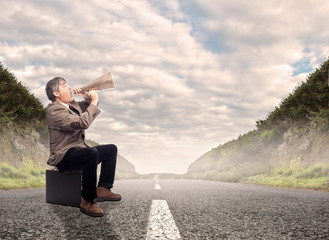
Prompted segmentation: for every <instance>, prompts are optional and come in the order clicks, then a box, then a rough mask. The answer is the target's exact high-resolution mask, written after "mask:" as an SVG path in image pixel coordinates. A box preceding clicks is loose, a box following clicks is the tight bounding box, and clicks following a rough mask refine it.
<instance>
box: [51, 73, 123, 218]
mask: <svg viewBox="0 0 329 240" xmlns="http://www.w3.org/2000/svg"><path fill="white" fill-rule="evenodd" d="M73 92H74V93H75V94H76V95H78V96H82V97H84V99H85V100H83V101H80V102H77V101H75V100H74V99H73V95H72V92H71V87H70V86H69V85H67V83H66V80H65V79H64V78H61V77H55V78H53V79H51V80H50V81H49V82H48V83H47V85H46V94H47V97H48V98H49V100H51V101H52V103H50V104H49V105H48V107H47V125H48V131H49V138H50V156H49V159H48V162H47V163H48V164H49V165H51V166H56V167H57V169H58V171H59V172H64V171H82V190H81V202H80V211H81V212H83V213H85V214H87V215H89V216H93V217H101V216H103V215H104V212H103V210H102V209H101V208H100V207H99V206H98V205H97V203H96V202H95V200H97V201H119V200H121V196H120V194H115V193H113V192H112V191H111V188H112V187H113V182H114V175H115V167H116V160H117V147H116V146H115V145H114V144H108V145H100V146H96V147H90V146H88V145H87V144H86V143H85V141H84V139H85V129H87V128H88V127H89V126H90V125H91V123H92V122H93V121H94V120H95V118H96V117H97V116H98V114H99V113H100V112H101V111H100V109H99V108H98V107H97V106H98V94H97V92H96V91H93V90H92V91H89V92H86V93H82V92H81V87H77V88H75V89H74V90H73ZM99 163H102V167H101V174H100V178H99V182H98V187H96V183H97V165H98V164H99Z"/></svg>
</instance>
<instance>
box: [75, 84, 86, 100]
mask: <svg viewBox="0 0 329 240" xmlns="http://www.w3.org/2000/svg"><path fill="white" fill-rule="evenodd" d="M73 93H74V94H75V95H77V96H81V97H84V99H88V98H89V96H88V92H81V86H78V87H75V88H74V89H73Z"/></svg>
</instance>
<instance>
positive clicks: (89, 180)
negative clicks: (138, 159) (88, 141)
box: [56, 144, 118, 202]
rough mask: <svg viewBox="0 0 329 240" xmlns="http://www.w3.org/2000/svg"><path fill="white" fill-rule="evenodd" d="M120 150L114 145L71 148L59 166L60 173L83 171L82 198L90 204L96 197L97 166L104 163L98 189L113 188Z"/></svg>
mask: <svg viewBox="0 0 329 240" xmlns="http://www.w3.org/2000/svg"><path fill="white" fill-rule="evenodd" d="M117 152H118V149H117V147H116V146H115V145H114V144H108V145H99V146H96V147H88V148H71V149H69V150H68V151H67V152H66V154H65V156H64V158H63V159H62V160H61V161H60V162H59V164H57V166H56V167H57V169H58V171H59V172H65V171H82V190H81V196H82V197H83V198H84V199H85V200H86V201H89V202H92V201H93V200H94V199H95V198H96V197H97V193H96V184H97V165H98V164H99V163H102V166H101V174H100V177H99V181H98V187H106V188H112V187H113V182H114V177H115V167H116V162H117Z"/></svg>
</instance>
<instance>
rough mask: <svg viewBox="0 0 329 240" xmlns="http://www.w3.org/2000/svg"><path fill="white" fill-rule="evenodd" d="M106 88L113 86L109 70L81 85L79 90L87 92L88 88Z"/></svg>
mask: <svg viewBox="0 0 329 240" xmlns="http://www.w3.org/2000/svg"><path fill="white" fill-rule="evenodd" d="M107 88H114V84H113V80H112V77H111V74H110V73H109V72H108V73H105V74H104V75H102V76H100V77H99V78H97V79H95V80H93V81H91V82H90V83H88V84H86V85H84V86H82V87H81V92H88V91H90V90H103V89H107Z"/></svg>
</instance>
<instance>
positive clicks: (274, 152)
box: [185, 60, 329, 189]
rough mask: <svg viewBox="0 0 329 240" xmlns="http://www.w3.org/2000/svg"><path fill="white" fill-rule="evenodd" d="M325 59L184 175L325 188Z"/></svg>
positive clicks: (328, 165)
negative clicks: (251, 127)
mask: <svg viewBox="0 0 329 240" xmlns="http://www.w3.org/2000/svg"><path fill="white" fill-rule="evenodd" d="M328 68H329V60H327V61H325V62H324V63H323V64H322V65H321V66H320V67H319V68H318V69H316V70H315V71H314V72H313V73H312V74H310V75H309V76H308V77H307V79H306V80H305V81H304V82H302V83H301V84H299V85H298V86H297V87H296V88H295V89H294V91H293V92H292V93H291V94H289V96H288V97H287V98H285V99H283V100H282V102H281V104H280V106H279V107H276V108H275V109H274V110H273V111H272V112H270V113H269V114H268V116H267V117H266V118H265V119H264V120H258V121H256V129H255V130H253V131H250V132H248V133H247V134H244V135H242V136H239V138H237V139H234V140H232V141H229V142H227V143H225V144H222V145H219V146H218V147H217V148H214V149H212V150H211V151H209V152H207V153H205V154H204V155H203V156H201V157H200V158H199V159H197V160H196V161H195V162H193V163H192V164H191V165H190V166H189V169H188V172H187V174H186V175H185V177H188V178H200V179H213V180H220V181H231V182H240V181H243V182H252V183H261V184H268V185H276V186H287V187H307V188H320V189H328V180H329V148H328V144H329V137H328V131H329V105H328V104H329V86H328Z"/></svg>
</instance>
